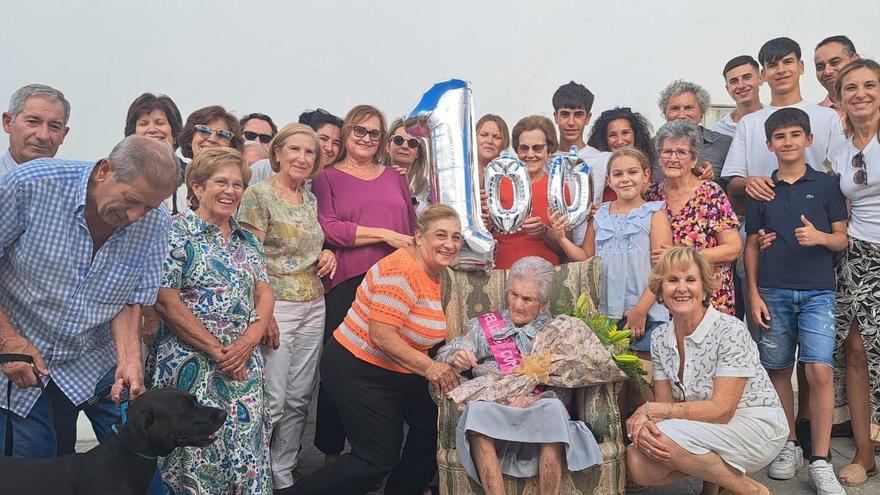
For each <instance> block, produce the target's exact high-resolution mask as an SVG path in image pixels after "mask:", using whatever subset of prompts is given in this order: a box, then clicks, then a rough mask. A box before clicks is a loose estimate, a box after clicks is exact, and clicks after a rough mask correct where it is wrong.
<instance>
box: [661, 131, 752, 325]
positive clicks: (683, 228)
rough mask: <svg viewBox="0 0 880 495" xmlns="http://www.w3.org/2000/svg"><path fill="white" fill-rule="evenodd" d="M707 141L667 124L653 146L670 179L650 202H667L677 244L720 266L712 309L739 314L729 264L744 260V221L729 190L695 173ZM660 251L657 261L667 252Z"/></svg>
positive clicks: (662, 184)
mask: <svg viewBox="0 0 880 495" xmlns="http://www.w3.org/2000/svg"><path fill="white" fill-rule="evenodd" d="M702 143H703V138H702V134H701V133H700V128H699V127H698V126H697V125H696V124H694V123H693V122H690V121H688V120H673V121H670V122H667V123H666V124H665V125H664V126H663V127H661V128H660V129H659V130H658V131H657V135H656V136H655V138H654V144H655V146H656V147H657V155H658V156H659V157H660V168H661V169H662V170H663V173H664V174H665V175H666V179H664V180H662V181H660V182H658V183H656V184H653V185H651V186H650V187H649V188H648V191H647V193H646V196H647V197H646V198H645V199H647V200H648V201H666V214H667V215H668V216H669V223H670V224H671V225H672V242H673V244H674V245H676V246H687V247H691V248H693V249H695V250H697V251H699V252H700V254H702V255H703V256H705V257H706V259H707V260H708V261H709V263H711V264H712V265H713V266H714V267H715V276H716V277H717V278H718V279H719V281H720V282H721V284H720V286H719V287H718V290H716V291H715V293H714V294H713V295H712V306H714V307H715V308H716V309H718V310H719V311H722V312H724V313H727V314H731V315H732V314H734V295H733V273H732V272H731V270H730V264H731V263H732V262H733V261H734V260H736V259H737V258H739V255H740V253H741V252H742V241H741V240H740V237H739V231H738V229H739V221H738V220H737V219H736V214H735V213H734V212H733V207H732V206H731V204H730V200H729V199H727V195H726V194H725V193H724V190H722V189H721V187H719V186H718V184H715V183H714V182H712V181H711V180H701V179H699V178H698V177H697V176H696V175H694V173H692V170H693V168H694V167H696V166H697V164H698V163H700V161H699V158H700V149H701V147H702ZM669 247H670V246H664V247H663V248H662V249H658V250H655V251H654V253H653V256H652V258H653V261H654V262H656V261H657V259H658V258H659V257H660V255H661V254H662V253H663V251H664V250H665V249H668V248H669Z"/></svg>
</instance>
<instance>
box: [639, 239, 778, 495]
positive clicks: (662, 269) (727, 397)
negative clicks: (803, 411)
mask: <svg viewBox="0 0 880 495" xmlns="http://www.w3.org/2000/svg"><path fill="white" fill-rule="evenodd" d="M718 284H719V282H718V279H717V278H716V277H715V276H714V275H713V269H712V267H711V265H710V264H709V262H708V261H707V260H706V258H705V257H703V255H701V254H699V253H697V252H695V251H694V250H692V249H691V248H685V247H675V248H672V249H670V250H668V251H666V253H664V254H663V256H662V257H661V258H660V261H659V262H658V263H657V265H656V266H655V267H654V271H653V273H652V274H651V277H650V279H649V281H648V287H649V288H650V290H651V292H653V293H654V294H655V295H656V296H657V301H661V302H662V303H663V304H665V305H666V307H667V308H668V309H669V312H670V313H672V321H671V322H669V323H667V324H665V325H663V326H661V327H659V328H657V329H656V330H655V331H654V336H653V338H652V339H651V362H652V364H653V370H654V397H655V398H656V401H655V402H647V403H645V404H644V405H643V406H642V407H640V408H639V409H638V410H637V411H636V412H635V413H633V415H632V416H630V418H629V420H627V422H626V426H627V433H628V435H629V437H630V438H631V439H632V441H633V444H632V445H630V446H629V447H628V448H627V451H626V470H627V477H628V478H629V479H630V480H631V481H634V482H636V483H638V484H640V485H645V486H657V485H669V484H673V483H676V482H677V481H679V480H681V479H682V478H684V477H685V476H688V475H689V476H693V477H695V478H699V479H702V480H704V482H707V483H704V487H703V493H704V494H705V493H712V492H714V491H715V490H717V487H718V486H721V487H724V488H726V489H728V490H730V492H731V493H736V494H738V493H743V494H745V493H756V494H764V493H770V491H769V490H768V489H767V487H766V486H764V485H762V484H760V483H758V482H757V481H755V480H753V479H751V478H750V477H748V476H747V475H746V474H745V473H747V472H753V471H757V470H760V469H761V468H763V467H764V466H766V465H767V464H769V463H770V461H772V460H773V458H774V457H776V454H778V453H779V451H780V450H782V446H783V445H784V444H785V441H786V439H787V438H788V422H787V421H786V419H785V413H784V412H783V410H782V406H781V404H780V402H779V396H777V394H776V390H775V389H774V388H773V384H772V383H771V382H770V378H769V377H768V376H767V372H766V371H765V370H764V368H763V367H761V364H760V362H759V360H758V348H757V346H756V345H755V342H754V341H753V340H752V338H751V337H750V336H749V332H748V330H746V328H745V325H744V324H743V322H742V321H740V320H738V319H736V318H734V317H733V316H729V315H726V314H724V313H722V312H720V311H718V310H716V309H715V308H713V307H712V305H711V302H710V301H711V300H712V294H714V293H715V291H716V289H717V288H718Z"/></svg>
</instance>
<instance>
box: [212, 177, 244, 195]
mask: <svg viewBox="0 0 880 495" xmlns="http://www.w3.org/2000/svg"><path fill="white" fill-rule="evenodd" d="M208 182H210V183H211V184H214V185H215V186H217V187H219V188H220V189H223V190H224V191H225V190H226V189H228V188H229V186H230V185H231V186H232V190H233V191H235V192H242V191H244V182H241V181H237V180H236V181H232V182H229V180H227V179H223V178H217V179H209V180H208Z"/></svg>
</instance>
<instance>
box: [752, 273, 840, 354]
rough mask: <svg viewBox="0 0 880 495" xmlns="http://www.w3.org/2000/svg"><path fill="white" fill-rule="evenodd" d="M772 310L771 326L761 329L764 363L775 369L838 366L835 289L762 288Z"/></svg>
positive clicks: (760, 346)
mask: <svg viewBox="0 0 880 495" xmlns="http://www.w3.org/2000/svg"><path fill="white" fill-rule="evenodd" d="M758 291H759V292H760V294H761V299H763V300H764V304H766V305H767V309H768V310H769V311H770V328H769V329H761V332H762V336H761V340H760V341H759V342H758V350H759V351H760V353H761V364H762V365H763V366H764V367H765V368H767V369H771V370H781V369H785V368H788V367H790V366H794V363H795V351H798V352H797V361H798V362H799V363H802V364H808V363H824V364H827V365H828V366H831V367H832V368H833V367H834V337H835V329H834V291H830V290H797V289H775V288H763V287H759V288H758Z"/></svg>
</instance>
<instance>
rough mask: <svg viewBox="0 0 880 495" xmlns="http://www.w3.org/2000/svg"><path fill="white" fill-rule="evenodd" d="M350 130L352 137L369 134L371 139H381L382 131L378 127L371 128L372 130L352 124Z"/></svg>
mask: <svg viewBox="0 0 880 495" xmlns="http://www.w3.org/2000/svg"><path fill="white" fill-rule="evenodd" d="M351 130H352V132H354V137H356V138H363V137H364V136H370V140H371V141H378V140H380V139H382V131H380V130H379V129H373V130H372V131H370V130H367V128H366V127H363V126H359V125H354V126H351Z"/></svg>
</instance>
